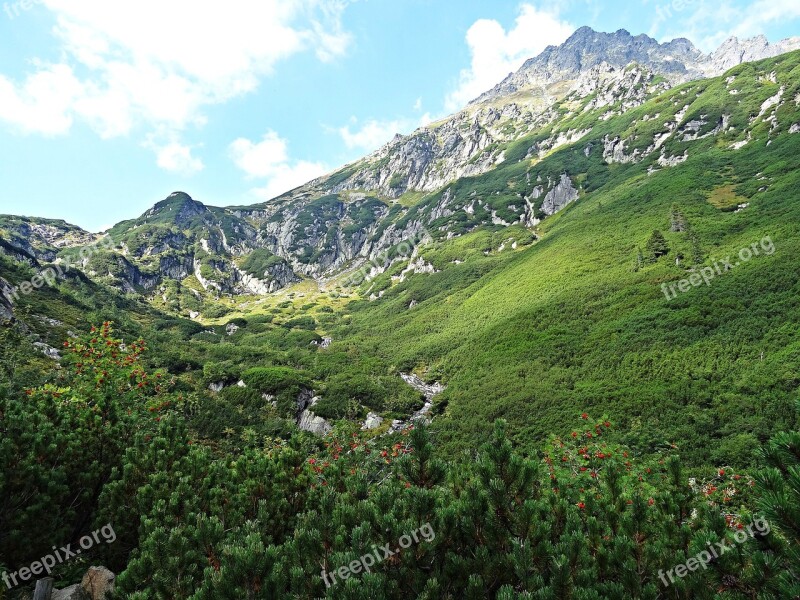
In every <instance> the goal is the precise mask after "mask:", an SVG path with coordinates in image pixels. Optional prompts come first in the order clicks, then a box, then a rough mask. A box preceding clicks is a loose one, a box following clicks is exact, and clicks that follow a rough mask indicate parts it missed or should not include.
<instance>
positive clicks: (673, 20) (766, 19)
mask: <svg viewBox="0 0 800 600" xmlns="http://www.w3.org/2000/svg"><path fill="white" fill-rule="evenodd" d="M797 18H800V3H799V2H797V0H755V1H753V2H749V3H747V4H743V5H734V4H730V3H728V4H723V5H720V4H719V3H718V2H716V1H711V0H686V1H685V2H679V1H678V0H674V1H672V0H660V1H659V0H656V5H655V8H654V18H653V22H652V24H651V27H650V35H651V36H656V35H657V36H658V38H659V39H660V40H663V41H666V40H671V39H673V38H676V37H685V38H688V39H690V40H692V41H693V42H694V43H695V44H697V46H698V47H699V48H700V49H701V50H703V51H705V52H712V51H714V50H716V49H717V47H719V45H720V44H721V43H722V42H724V41H725V40H726V39H727V38H729V37H731V36H736V37H738V38H740V39H741V38H748V37H752V36H755V35H759V34H763V33H764V32H765V31H766V30H767V29H769V28H770V27H771V26H775V25H776V24H781V23H786V22H788V21H791V20H793V19H797ZM665 23H667V24H668V26H667V27H662V26H663V25H664V24H665ZM662 29H663V31H662Z"/></svg>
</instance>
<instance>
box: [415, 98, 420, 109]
mask: <svg viewBox="0 0 800 600" xmlns="http://www.w3.org/2000/svg"><path fill="white" fill-rule="evenodd" d="M414 110H422V97H419V98H417V101H416V102H414Z"/></svg>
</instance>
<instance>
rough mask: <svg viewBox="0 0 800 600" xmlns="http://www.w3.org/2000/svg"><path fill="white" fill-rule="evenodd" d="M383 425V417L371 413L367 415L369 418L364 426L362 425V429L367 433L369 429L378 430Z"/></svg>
mask: <svg viewBox="0 0 800 600" xmlns="http://www.w3.org/2000/svg"><path fill="white" fill-rule="evenodd" d="M382 424H383V417H381V416H380V415H379V414H377V413H374V412H371V413H368V414H367V418H366V420H365V421H364V425H362V427H361V429H362V430H364V431H366V430H369V429H377V428H378V427H380V426H381V425H382Z"/></svg>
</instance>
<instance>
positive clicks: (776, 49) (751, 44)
mask: <svg viewBox="0 0 800 600" xmlns="http://www.w3.org/2000/svg"><path fill="white" fill-rule="evenodd" d="M799 48H800V37H794V38H788V39H785V40H782V41H780V42H778V43H777V44H770V43H769V41H768V40H767V38H766V37H764V36H763V35H759V36H756V37H754V38H750V39H746V40H740V39H739V38H737V37H731V38H728V39H727V40H725V41H724V42H723V43H722V45H721V46H720V47H719V48H717V50H716V51H714V52H713V53H712V54H711V56H710V57H709V59H708V62H709V63H710V65H709V66H708V67H707V69H706V74H707V76H709V77H712V76H715V75H721V74H722V73H724V72H725V71H727V70H728V69H731V68H733V67H735V66H736V65H740V64H742V63H745V62H752V61H755V60H761V59H763V58H772V57H773V56H778V55H780V54H784V53H786V52H791V51H792V50H797V49H799Z"/></svg>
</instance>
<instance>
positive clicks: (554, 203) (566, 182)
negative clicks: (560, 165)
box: [542, 173, 578, 215]
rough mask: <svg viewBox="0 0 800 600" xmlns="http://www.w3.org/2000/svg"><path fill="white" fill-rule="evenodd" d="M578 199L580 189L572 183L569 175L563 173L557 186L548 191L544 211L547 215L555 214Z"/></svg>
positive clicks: (543, 206) (543, 203)
mask: <svg viewBox="0 0 800 600" xmlns="http://www.w3.org/2000/svg"><path fill="white" fill-rule="evenodd" d="M577 199H578V190H576V189H575V186H574V185H573V184H572V180H571V179H570V178H569V175H567V174H566V173H563V174H562V175H561V180H560V181H559V182H558V183H557V184H556V186H555V187H554V188H553V189H552V190H550V191H549V192H547V195H546V196H545V197H544V202H542V212H543V213H544V214H546V215H553V214H555V213H557V212H558V211H560V210H561V209H563V208H564V207H565V206H566V205H567V204H569V203H570V202H574V201H575V200H577Z"/></svg>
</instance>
